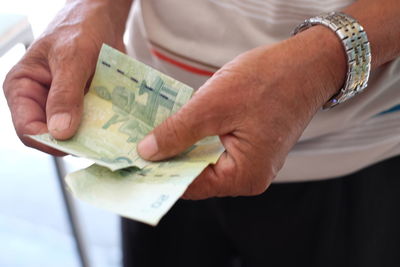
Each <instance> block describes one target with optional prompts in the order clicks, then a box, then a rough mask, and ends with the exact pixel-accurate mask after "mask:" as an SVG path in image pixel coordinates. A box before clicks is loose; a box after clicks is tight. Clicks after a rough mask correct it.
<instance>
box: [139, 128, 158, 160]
mask: <svg viewBox="0 0 400 267" xmlns="http://www.w3.org/2000/svg"><path fill="white" fill-rule="evenodd" d="M137 148H138V152H139V154H140V156H141V157H142V158H144V159H151V157H153V156H154V155H155V154H157V152H158V145H157V141H156V137H155V136H154V134H150V135H148V136H146V137H145V138H144V139H143V140H142V141H140V143H139V144H138V147H137Z"/></svg>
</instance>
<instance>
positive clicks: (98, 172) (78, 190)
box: [66, 137, 224, 225]
mask: <svg viewBox="0 0 400 267" xmlns="http://www.w3.org/2000/svg"><path fill="white" fill-rule="evenodd" d="M223 150H224V148H223V147H222V145H221V143H220V142H219V140H218V138H217V137H210V138H207V139H206V140H202V141H201V142H199V143H198V144H197V145H196V146H195V147H194V148H193V149H192V150H190V151H187V152H186V153H184V154H183V155H181V156H179V157H176V158H174V159H172V160H169V161H165V162H155V163H150V164H149V165H147V166H146V167H144V168H143V169H139V168H136V167H131V168H127V169H122V170H117V171H115V172H112V171H110V170H109V169H108V168H105V167H101V166H99V165H96V164H94V165H92V166H90V167H88V168H86V169H83V170H80V171H77V172H74V173H71V174H69V175H68V176H67V177H66V183H67V185H68V187H69V189H70V191H71V192H72V193H73V195H75V196H76V197H77V198H79V199H80V200H82V201H85V202H87V203H90V204H92V205H94V206H97V207H99V208H103V209H106V210H109V211H112V212H114V213H116V214H119V215H121V216H124V217H127V218H130V219H134V220H137V221H140V222H143V223H147V224H150V225H156V224H157V223H158V222H159V221H160V219H161V218H162V217H163V216H164V215H165V214H166V213H167V211H168V210H169V209H170V208H171V207H172V206H173V204H174V203H175V202H176V201H177V200H178V199H179V197H180V196H181V195H182V194H183V193H184V192H185V190H186V188H187V187H188V186H189V185H190V183H192V181H193V180H194V179H195V178H196V177H197V176H198V175H199V174H200V173H201V171H202V170H203V169H204V168H206V167H207V165H208V164H209V162H210V163H215V162H216V161H217V159H218V157H219V156H220V154H221V153H222V152H223ZM205 157H208V160H209V162H206V161H204V158H205Z"/></svg>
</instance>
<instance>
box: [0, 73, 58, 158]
mask: <svg viewBox="0 0 400 267" xmlns="http://www.w3.org/2000/svg"><path fill="white" fill-rule="evenodd" d="M39 74H42V77H43V76H46V74H45V72H42V71H41V70H37V72H36V75H39ZM3 87H4V93H5V95H6V98H7V101H8V104H9V107H10V111H11V116H12V120H13V123H14V126H15V130H16V132H17V135H18V137H19V138H20V139H21V141H22V142H23V143H24V144H25V145H27V146H30V147H33V148H36V149H39V150H41V151H44V152H46V153H49V154H52V155H55V156H64V155H65V153H63V152H60V151H58V150H55V149H52V148H50V147H48V146H45V145H43V144H40V143H38V142H36V141H34V140H32V139H31V138H29V137H28V136H27V135H37V134H42V133H46V132H48V130H47V125H46V114H45V112H44V108H45V105H46V97H47V88H45V86H44V85H42V84H40V83H38V82H36V81H34V80H32V79H30V78H17V79H6V81H5V82H4V85H3Z"/></svg>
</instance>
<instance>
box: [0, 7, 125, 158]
mask: <svg viewBox="0 0 400 267" xmlns="http://www.w3.org/2000/svg"><path fill="white" fill-rule="evenodd" d="M117 2H118V3H117ZM131 2H132V1H131V0H117V1H114V3H112V1H109V0H70V1H67V4H66V6H65V7H64V9H63V10H61V11H60V12H59V14H58V15H57V17H56V18H55V19H54V21H53V22H52V23H51V24H50V25H49V27H48V28H47V30H46V31H45V32H44V33H43V34H42V36H41V37H40V38H39V39H38V40H37V41H36V42H35V43H34V44H33V45H32V46H31V47H30V48H29V50H28V51H27V53H26V54H25V56H24V57H23V58H22V59H21V61H20V62H19V63H18V64H17V65H16V66H14V68H13V69H12V70H11V71H10V72H9V73H8V75H7V77H6V79H5V82H4V85H3V88H4V93H5V96H6V98H7V101H8V105H9V107H10V110H11V114H12V119H13V122H14V126H15V129H16V132H17V134H18V136H19V137H20V139H21V140H22V141H23V142H24V143H25V144H26V145H28V146H31V147H35V148H38V149H40V150H42V151H45V152H48V153H52V154H55V155H61V153H60V152H58V151H55V150H53V149H51V148H48V147H46V146H44V145H41V144H38V143H36V142H34V141H32V140H31V139H29V138H27V137H26V136H25V135H26V134H31V135H35V134H41V133H45V132H50V134H51V135H53V136H54V137H55V138H57V139H67V138H70V137H71V136H72V135H73V134H74V133H75V131H76V130H77V128H78V126H79V123H80V119H81V115H82V110H83V96H84V93H85V88H86V86H87V84H88V82H90V78H91V76H92V74H93V71H94V69H95V66H96V60H97V56H98V53H99V50H100V48H101V45H102V43H108V44H110V45H112V46H114V47H116V48H118V49H120V50H123V48H124V46H123V42H122V35H123V32H124V28H125V21H126V18H127V15H128V12H129V7H130V5H131Z"/></svg>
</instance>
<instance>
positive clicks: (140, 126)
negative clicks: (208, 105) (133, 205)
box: [30, 45, 193, 170]
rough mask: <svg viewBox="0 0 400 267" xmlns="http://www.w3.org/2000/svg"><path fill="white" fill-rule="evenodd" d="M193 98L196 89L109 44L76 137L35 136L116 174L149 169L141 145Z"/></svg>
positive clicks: (104, 50) (100, 57)
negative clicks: (121, 170)
mask: <svg viewBox="0 0 400 267" xmlns="http://www.w3.org/2000/svg"><path fill="white" fill-rule="evenodd" d="M192 93H193V89H192V88H191V87H189V86H187V85H185V84H183V83H181V82H179V81H177V80H175V79H173V78H171V77H169V76H167V75H165V74H162V73H161V72H159V71H157V70H155V69H152V68H151V67H149V66H147V65H145V64H143V63H141V62H139V61H137V60H134V59H132V58H130V57H128V56H127V55H125V54H123V53H121V52H119V51H117V50H115V49H113V48H111V47H109V46H107V45H103V47H102V49H101V51H100V55H99V59H98V62H97V66H96V72H95V75H94V77H93V80H92V83H91V86H90V89H89V92H88V93H87V94H86V96H85V99H84V113H83V118H82V122H81V126H80V127H79V130H78V131H77V133H76V134H75V136H74V137H72V138H71V139H69V140H67V141H58V140H55V139H54V138H52V137H51V136H50V135H49V134H43V135H37V136H30V137H31V138H33V139H34V140H36V141H38V142H41V143H43V144H46V145H48V146H50V147H53V148H56V149H58V150H60V151H63V152H66V153H68V154H72V155H75V156H79V157H85V158H88V159H90V160H93V161H94V162H95V163H97V164H98V165H101V166H104V167H107V168H109V169H110V170H118V169H122V168H127V167H132V166H137V167H139V168H143V167H144V166H146V165H147V164H148V162H146V161H144V160H142V159H141V158H140V157H139V155H138V154H137V152H136V144H137V143H138V141H140V140H141V139H142V138H143V137H144V136H145V135H146V134H147V133H149V132H150V131H151V130H152V129H153V128H154V127H155V126H157V125H158V124H160V123H161V122H162V121H163V120H165V119H166V118H167V117H169V116H171V115H172V114H174V113H175V112H176V111H177V110H178V109H179V108H181V107H182V106H183V105H184V104H185V103H186V102H187V101H188V100H189V99H190V97H191V96H192Z"/></svg>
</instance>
